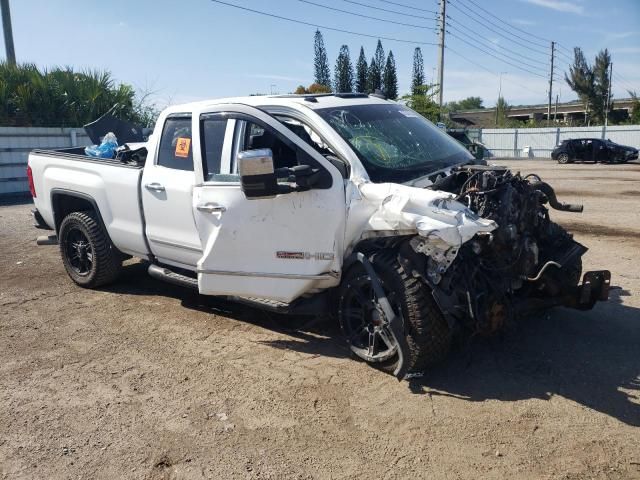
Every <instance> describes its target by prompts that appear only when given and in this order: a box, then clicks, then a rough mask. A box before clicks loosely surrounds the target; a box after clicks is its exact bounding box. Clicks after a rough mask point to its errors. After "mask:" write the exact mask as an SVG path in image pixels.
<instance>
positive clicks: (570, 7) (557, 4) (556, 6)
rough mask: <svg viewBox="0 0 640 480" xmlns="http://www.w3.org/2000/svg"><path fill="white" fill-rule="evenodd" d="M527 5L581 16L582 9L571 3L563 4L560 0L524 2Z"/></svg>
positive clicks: (528, 0)
mask: <svg viewBox="0 0 640 480" xmlns="http://www.w3.org/2000/svg"><path fill="white" fill-rule="evenodd" d="M524 1H525V2H527V3H531V4H533V5H538V6H539V7H544V8H550V9H552V10H557V11H558V12H567V13H577V14H578V15H582V14H583V13H584V7H583V6H582V5H578V4H576V3H572V2H564V1H561V0H524Z"/></svg>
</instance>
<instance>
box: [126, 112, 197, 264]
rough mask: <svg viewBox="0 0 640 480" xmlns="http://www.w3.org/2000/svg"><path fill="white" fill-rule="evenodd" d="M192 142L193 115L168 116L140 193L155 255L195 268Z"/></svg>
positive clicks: (167, 262) (146, 168)
mask: <svg viewBox="0 0 640 480" xmlns="http://www.w3.org/2000/svg"><path fill="white" fill-rule="evenodd" d="M192 141H193V135H192V122H191V115H190V114H172V115H169V116H168V117H167V118H166V120H165V123H164V126H163V128H162V132H161V137H160V141H159V142H158V145H157V150H156V152H155V155H153V157H151V155H150V157H149V160H147V164H146V165H145V167H144V172H143V176H142V188H141V190H142V192H141V195H142V205H143V209H144V216H145V220H146V232H145V233H146V235H147V238H148V240H149V246H150V247H151V251H152V252H153V254H154V255H155V256H156V257H157V259H158V260H159V261H160V262H161V263H166V264H168V265H173V266H177V267H181V268H187V269H192V270H195V266H196V264H197V263H198V260H199V259H200V257H201V256H202V247H201V245H200V237H199V236H198V229H197V228H196V224H195V220H194V218H193V211H192V198H193V187H194V185H195V173H194V163H193V143H192ZM149 153H151V152H149ZM131 208H134V207H133V206H132V207H131Z"/></svg>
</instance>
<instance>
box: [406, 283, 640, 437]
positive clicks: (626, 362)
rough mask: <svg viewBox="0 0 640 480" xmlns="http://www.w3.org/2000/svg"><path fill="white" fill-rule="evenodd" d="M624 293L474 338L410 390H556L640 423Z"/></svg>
mask: <svg viewBox="0 0 640 480" xmlns="http://www.w3.org/2000/svg"><path fill="white" fill-rule="evenodd" d="M625 293H626V292H624V291H620V290H617V291H615V290H614V291H612V295H611V296H612V299H611V300H610V301H609V302H608V303H606V304H605V303H603V304H599V305H597V306H596V307H595V309H594V310H592V311H590V312H579V311H575V310H568V309H556V310H553V311H551V312H549V313H548V314H547V315H545V316H542V317H537V318H529V319H526V320H523V321H522V322H520V323H518V324H517V325H515V326H513V327H512V328H510V329H509V330H508V331H506V332H504V333H503V334H501V335H499V336H496V337H494V338H491V339H484V340H480V341H475V342H473V343H472V344H471V345H470V346H469V347H466V348H463V349H462V350H463V351H462V353H461V354H460V352H455V351H454V352H453V354H452V355H450V357H449V359H448V360H447V361H446V362H445V363H444V364H443V365H442V366H441V367H439V368H436V369H434V370H433V371H431V372H428V373H427V374H426V375H425V376H424V377H422V378H417V379H412V380H410V381H409V388H410V389H411V391H412V392H413V393H416V394H430V395H434V396H435V395H441V396H450V397H456V398H460V399H464V400H468V401H474V402H482V401H485V400H501V401H516V400H524V399H529V398H538V399H543V400H548V399H550V398H551V397H553V396H554V395H560V396H562V397H564V398H567V399H570V400H573V401H575V402H577V403H579V404H580V405H583V406H585V407H588V408H590V409H593V410H596V411H598V412H601V413H604V414H606V415H609V416H611V417H613V418H615V419H617V420H619V421H621V422H623V423H626V424H628V425H633V426H636V427H637V426H640V309H638V308H633V307H629V306H625V305H623V304H622V303H621V299H620V296H624V295H625Z"/></svg>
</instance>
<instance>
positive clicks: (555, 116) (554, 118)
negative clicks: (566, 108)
mask: <svg viewBox="0 0 640 480" xmlns="http://www.w3.org/2000/svg"><path fill="white" fill-rule="evenodd" d="M557 118H558V94H556V108H555V110H554V111H553V123H556V119H557Z"/></svg>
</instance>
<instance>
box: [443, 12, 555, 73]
mask: <svg viewBox="0 0 640 480" xmlns="http://www.w3.org/2000/svg"><path fill="white" fill-rule="evenodd" d="M458 23H459V22H458ZM447 25H448V26H449V27H451V28H453V29H454V30H456V31H457V32H458V33H460V34H462V35H464V36H466V37H467V38H470V39H471V40H478V38H480V39H483V40H486V41H487V42H488V43H489V45H490V46H491V48H493V49H496V51H497V48H496V47H499V48H501V49H503V50H506V51H507V52H510V53H513V54H514V55H518V57H519V58H512V57H509V56H508V55H507V54H504V56H505V57H508V58H511V59H512V60H515V61H516V62H519V61H520V59H521V58H525V59H527V60H530V61H531V62H535V63H537V64H540V65H545V66H546V65H547V62H544V61H542V60H538V59H535V58H531V57H527V56H526V55H522V54H521V53H520V52H516V51H514V50H511V49H509V48H507V47H505V46H502V45H496V44H494V43H493V42H492V41H491V40H489V39H488V38H487V37H483V36H482V35H479V34H478V33H477V32H475V31H473V30H472V29H470V28H468V27H467V26H466V25H462V24H460V26H462V27H464V28H465V29H466V30H468V31H470V32H471V33H473V34H474V35H475V36H476V38H471V37H469V36H468V35H467V34H466V33H464V31H463V30H462V29H460V28H458V27H456V26H455V25H452V24H451V23H450V22H447ZM529 66H531V67H532V68H539V67H538V66H532V65H529Z"/></svg>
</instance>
